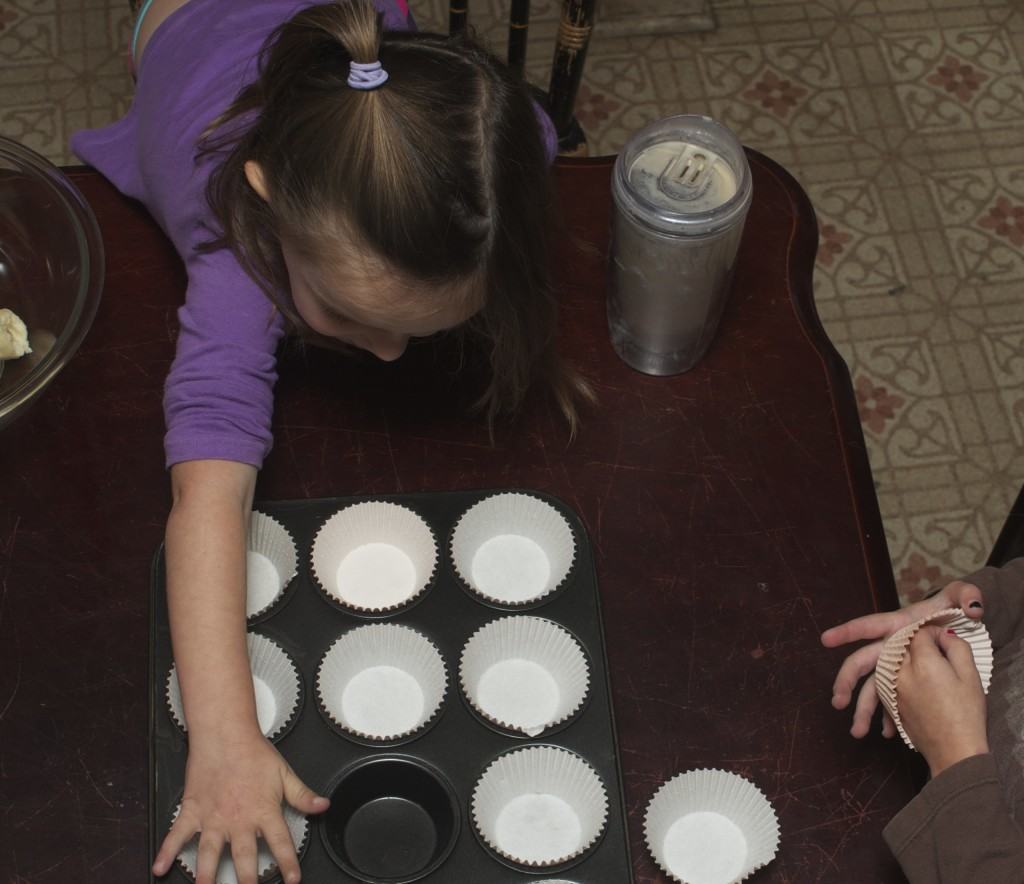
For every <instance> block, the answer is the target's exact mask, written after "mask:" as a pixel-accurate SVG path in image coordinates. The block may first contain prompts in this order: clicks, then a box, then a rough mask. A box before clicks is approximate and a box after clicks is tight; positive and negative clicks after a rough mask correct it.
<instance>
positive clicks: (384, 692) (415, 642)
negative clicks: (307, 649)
mask: <svg viewBox="0 0 1024 884" xmlns="http://www.w3.org/2000/svg"><path fill="white" fill-rule="evenodd" d="M446 684H447V675H446V672H445V665H444V660H443V658H442V657H441V654H440V652H439V651H438V650H437V648H436V647H434V645H433V644H432V643H431V642H430V641H429V640H428V639H427V638H426V637H424V636H423V635H421V634H420V633H419V632H417V631H416V630H415V629H411V628H410V627H408V626H400V625H398V624H395V623H370V624H367V625H366V626H358V627H356V628H355V629H352V630H349V631H348V632H346V633H345V634H344V635H342V636H341V637H340V638H338V639H337V640H336V641H335V642H334V644H332V645H331V647H330V648H329V649H328V650H327V653H325V654H324V656H323V659H322V660H321V661H320V667H319V669H318V670H317V676H316V689H317V696H318V698H319V700H320V708H321V709H322V710H323V712H324V714H325V715H326V716H327V717H328V719H329V720H330V721H331V722H332V723H333V724H334V725H335V727H336V728H338V729H339V730H340V731H342V732H343V733H344V734H346V735H351V736H355V737H357V738H359V739H362V740H370V741H394V740H401V739H404V738H406V737H409V736H412V735H413V734H414V733H416V732H417V731H420V730H422V729H424V728H426V727H427V726H428V725H430V724H431V723H432V722H433V720H434V719H435V717H436V716H437V714H438V713H439V712H440V710H441V703H442V701H443V700H444V695H445V688H446Z"/></svg>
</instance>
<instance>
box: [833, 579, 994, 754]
mask: <svg viewBox="0 0 1024 884" xmlns="http://www.w3.org/2000/svg"><path fill="white" fill-rule="evenodd" d="M944 608H963V610H964V613H965V614H966V615H967V616H968V617H970V618H972V619H974V620H980V619H981V615H982V613H983V612H984V608H983V607H982V598H981V590H980V589H978V587H977V586H975V585H974V584H973V583H965V582H964V581H962V580H954V581H953V582H952V583H949V584H947V585H946V586H944V587H943V588H942V590H941V591H940V592H938V593H936V594H935V595H934V596H932V597H931V598H929V599H925V600H924V601H920V602H917V603H915V604H913V605H908V606H907V607H906V608H900V609H899V610H897V611H886V612H885V613H882V614H868V615H866V616H864V617H857V618H856V619H854V620H848V621H847V622H846V623H842V624H840V625H839V626H833V627H832V628H831V629H827V630H825V632H823V633H822V634H821V643H822V644H823V645H824V646H825V647H826V648H837V647H839V646H840V645H845V644H849V643H850V642H856V641H864V640H867V641H869V642H870V644H866V645H864V646H863V647H862V648H858V649H857V650H856V651H854V652H853V653H852V654H850V655H849V656H848V657H847V658H846V659H845V660H844V661H843V663H842V665H841V666H840V667H839V672H838V673H836V679H835V682H834V683H833V684H832V705H833V706H834V707H835V708H836V709H845V708H846V707H847V706H849V705H850V700H851V699H852V697H853V692H854V689H855V688H856V687H857V682H858V681H860V680H861V679H862V678H863V677H864V676H865V675H869V674H870V673H872V672H874V670H875V665H876V664H877V663H878V656H879V654H880V653H881V652H882V644H883V643H884V642H885V639H887V638H888V637H889V636H890V635H892V634H893V633H894V632H895V631H896V630H897V629H901V628H902V627H904V626H907V625H908V624H910V623H913V622H915V621H916V620H920V619H921V618H922V617H927V616H928V615H929V614H935V613H937V612H939V611H941V610H943V609H944ZM877 706H878V694H877V693H875V686H874V683H873V681H872V680H871V679H868V680H867V681H865V682H864V684H862V685H861V687H860V691H859V693H858V694H857V702H856V705H855V706H854V711H853V725H852V727H851V728H850V733H851V734H853V736H855V737H858V738H860V737H863V736H864V735H865V734H867V732H868V730H869V729H870V727H871V718H872V716H874V714H875V709H876V707H877ZM882 734H883V735H884V736H886V737H892V736H894V735H895V734H896V728H895V727H894V725H893V723H892V720H891V719H890V718H889V716H888V715H884V716H883V717H882Z"/></svg>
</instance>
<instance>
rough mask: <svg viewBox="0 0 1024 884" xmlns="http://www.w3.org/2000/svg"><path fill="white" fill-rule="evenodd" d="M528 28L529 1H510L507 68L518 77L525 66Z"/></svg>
mask: <svg viewBox="0 0 1024 884" xmlns="http://www.w3.org/2000/svg"><path fill="white" fill-rule="evenodd" d="M529 26H530V0H512V9H511V11H510V13H509V20H508V66H509V68H511V69H512V70H513V71H515V73H517V74H518V75H519V76H520V77H521V76H522V75H523V68H524V67H525V66H526V32H527V29H528V28H529Z"/></svg>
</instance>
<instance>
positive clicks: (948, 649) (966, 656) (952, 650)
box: [937, 629, 979, 679]
mask: <svg viewBox="0 0 1024 884" xmlns="http://www.w3.org/2000/svg"><path fill="white" fill-rule="evenodd" d="M937 640H938V645H939V648H941V650H942V653H943V654H945V655H946V659H947V660H948V661H949V665H950V666H952V667H953V669H954V671H955V672H956V674H957V675H958V676H959V677H960V678H967V677H970V678H974V679H977V678H979V676H978V667H977V664H976V663H975V662H974V652H973V651H972V650H971V646H970V644H968V643H967V642H966V641H964V640H963V639H962V638H960V636H958V635H957V634H956V633H954V632H953V631H952V630H949V629H944V630H942V631H941V632H940V633H939V635H938V637H937Z"/></svg>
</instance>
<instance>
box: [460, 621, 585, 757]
mask: <svg viewBox="0 0 1024 884" xmlns="http://www.w3.org/2000/svg"><path fill="white" fill-rule="evenodd" d="M459 682H460V684H461V685H462V691H463V693H464V694H465V696H466V699H467V700H469V702H470V704H471V705H472V707H473V708H474V709H475V710H476V711H477V712H478V713H479V714H480V715H481V716H483V718H485V719H486V720H487V721H489V722H491V723H492V724H494V725H497V726H498V727H501V728H505V729H506V730H511V731H517V732H519V733H523V734H526V735H527V736H531V737H535V736H537V735H538V734H540V733H543V732H544V731H546V730H548V729H549V728H552V727H555V726H556V725H558V724H561V723H562V722H564V721H566V720H567V719H569V718H570V717H572V716H573V715H575V714H576V712H578V711H579V709H580V708H581V707H582V705H583V701H584V700H585V699H586V697H587V691H588V688H589V685H590V669H589V666H588V665H587V658H586V654H585V653H584V652H583V648H582V647H580V644H579V642H578V641H576V639H575V638H573V636H572V635H571V634H570V633H569V632H568V631H567V630H566V629H564V628H563V627H561V626H559V625H558V624H557V623H554V622H553V621H551V620H545V619H544V618H542V617H526V616H512V617H503V618H501V619H499V620H492V621H491V622H490V623H488V624H486V625H485V626H482V627H481V628H480V629H478V630H477V631H476V632H475V633H473V635H472V636H471V637H470V639H469V641H468V642H466V645H465V647H464V648H463V650H462V657H461V660H460V663H459Z"/></svg>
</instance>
